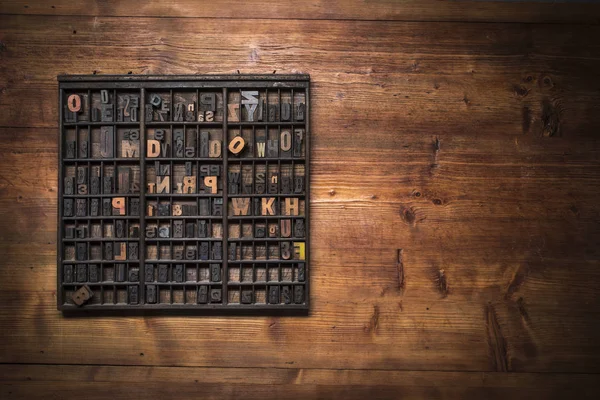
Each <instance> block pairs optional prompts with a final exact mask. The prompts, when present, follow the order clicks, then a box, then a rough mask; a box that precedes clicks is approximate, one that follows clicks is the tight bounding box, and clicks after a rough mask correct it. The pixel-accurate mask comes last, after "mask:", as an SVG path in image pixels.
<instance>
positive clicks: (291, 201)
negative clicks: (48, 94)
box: [284, 197, 300, 215]
mask: <svg viewBox="0 0 600 400" xmlns="http://www.w3.org/2000/svg"><path fill="white" fill-rule="evenodd" d="M299 211H300V201H299V200H298V198H297V197H287V198H286V199H285V213H284V214H285V215H298V212H299Z"/></svg>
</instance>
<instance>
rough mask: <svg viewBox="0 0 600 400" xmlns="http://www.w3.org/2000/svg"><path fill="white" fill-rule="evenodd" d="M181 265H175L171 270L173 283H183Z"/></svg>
mask: <svg viewBox="0 0 600 400" xmlns="http://www.w3.org/2000/svg"><path fill="white" fill-rule="evenodd" d="M183 271H184V269H183V264H175V268H173V280H174V281H175V282H183Z"/></svg>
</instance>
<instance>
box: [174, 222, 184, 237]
mask: <svg viewBox="0 0 600 400" xmlns="http://www.w3.org/2000/svg"><path fill="white" fill-rule="evenodd" d="M173 237H174V238H182V237H183V221H180V220H178V221H173Z"/></svg>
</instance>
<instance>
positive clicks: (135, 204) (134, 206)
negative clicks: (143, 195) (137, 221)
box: [129, 199, 140, 217]
mask: <svg viewBox="0 0 600 400" xmlns="http://www.w3.org/2000/svg"><path fill="white" fill-rule="evenodd" d="M129 214H130V215H131V216H133V217H137V216H139V215H140V199H130V200H129Z"/></svg>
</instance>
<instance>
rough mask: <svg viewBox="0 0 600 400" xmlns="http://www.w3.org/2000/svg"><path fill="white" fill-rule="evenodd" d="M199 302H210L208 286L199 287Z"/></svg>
mask: <svg viewBox="0 0 600 400" xmlns="http://www.w3.org/2000/svg"><path fill="white" fill-rule="evenodd" d="M198 303H200V304H206V303H208V286H200V287H198Z"/></svg>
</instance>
